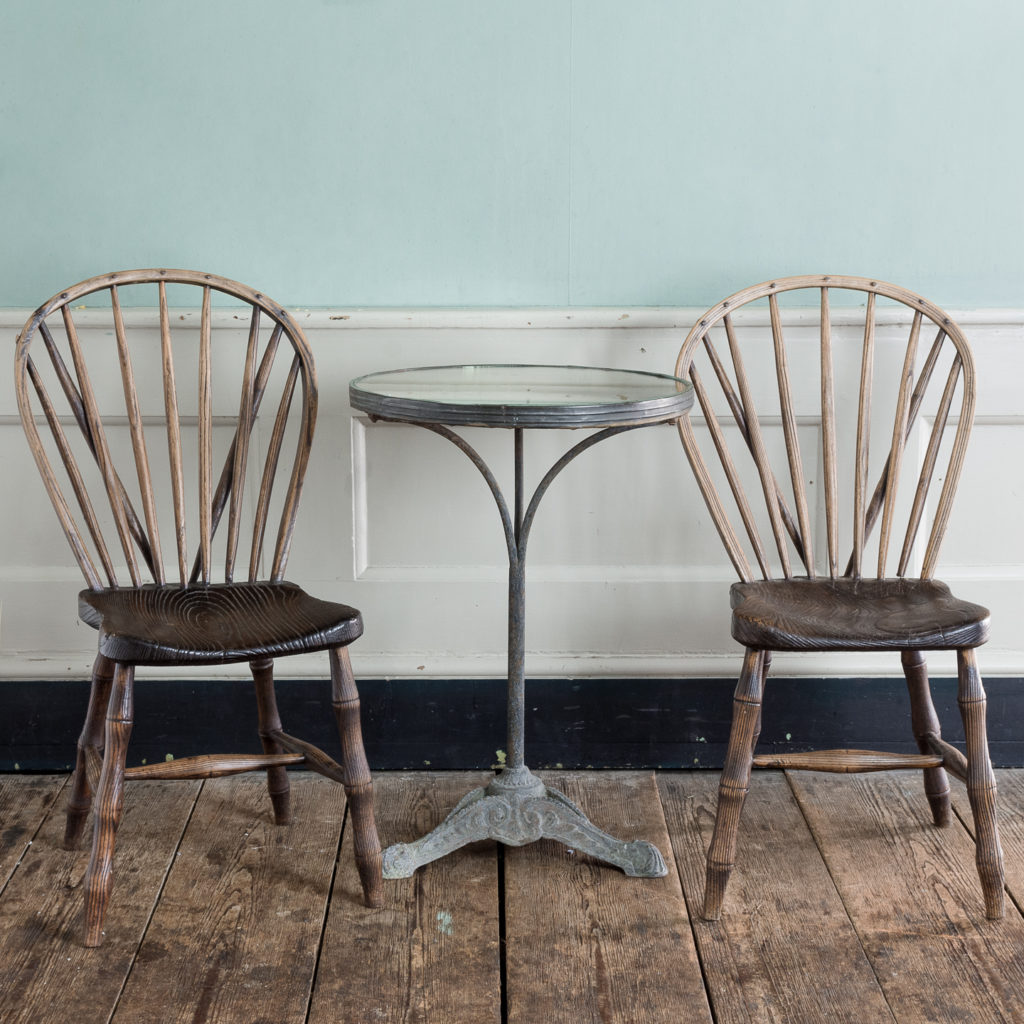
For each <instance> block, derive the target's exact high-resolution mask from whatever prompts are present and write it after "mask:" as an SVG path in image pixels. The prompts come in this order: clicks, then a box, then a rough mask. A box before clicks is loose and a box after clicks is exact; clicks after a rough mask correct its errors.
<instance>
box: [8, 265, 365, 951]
mask: <svg viewBox="0 0 1024 1024" xmlns="http://www.w3.org/2000/svg"><path fill="white" fill-rule="evenodd" d="M172 286H173V287H174V289H175V292H174V296H175V302H176V304H183V305H185V306H186V307H188V308H191V307H196V306H197V307H199V310H200V312H199V314H198V317H196V316H194V314H192V313H177V314H175V316H174V317H173V323H174V330H173V331H172V316H171V313H170V306H169V300H168V291H169V289H170V288H171V287H172ZM140 293H141V294H140ZM188 293H191V297H189V298H188V300H187V301H186V302H185V303H180V301H179V300H180V297H181V296H184V295H186V294H188ZM125 295H130V298H124V296H125ZM215 295H216V296H218V301H226V302H227V303H229V304H230V305H229V306H228V308H227V309H225V310H224V312H222V313H218V314H216V315H217V316H219V317H220V323H219V326H218V331H217V341H216V345H215V344H214V339H213V335H214V330H213V327H214V319H215V312H214V308H213V301H214V296H215ZM129 305H139V306H144V307H150V308H155V309H156V313H155V315H154V314H149V313H143V314H134V313H133V314H128V313H127V312H126V307H127V306H129ZM96 306H100V307H101V308H100V309H97V308H94V307H96ZM84 307H88V308H87V312H86V313H83V314H82V316H83V317H87V318H88V319H89V321H90V323H91V325H92V326H95V325H96V321H97V320H98V319H100V320H102V321H103V322H104V323H105V324H106V325H107V327H108V328H109V329H108V330H99V331H94V332H91V333H90V336H89V343H88V344H84V343H83V342H82V340H81V339H80V338H79V332H78V328H77V326H76V323H75V317H74V315H73V312H72V311H73V310H78V309H80V308H84ZM104 309H105V313H104ZM128 325H131V326H132V332H131V340H130V341H129V331H128ZM221 326H222V327H223V329H221ZM33 346H36V347H35V350H33ZM40 350H41V351H40ZM278 356H282V358H278ZM15 374H16V388H17V393H18V405H19V409H20V412H21V420H22V425H23V427H24V429H25V434H26V436H27V438H28V441H29V444H30V446H31V448H32V452H33V455H34V456H35V460H36V464H37V466H38V467H39V471H40V473H41V474H42V477H43V481H44V483H45V485H46V489H47V492H48V494H49V496H50V500H51V502H52V504H53V506H54V509H55V511H56V512H57V516H58V519H59V520H60V523H61V527H62V528H63V531H64V534H65V536H66V537H67V539H68V541H69V543H70V544H71V548H72V551H73V552H74V555H75V558H76V560H77V562H78V565H79V567H80V568H81V570H82V573H83V575H84V576H85V579H86V582H87V584H88V589H87V590H84V591H83V592H82V593H81V594H80V596H79V614H80V616H81V618H82V620H83V621H85V622H86V623H88V624H89V625H91V626H94V627H95V628H96V629H97V630H98V631H99V653H98V655H97V658H96V661H95V664H94V666H93V673H92V689H91V693H90V697H89V707H88V711H87V713H86V720H85V725H84V727H83V729H82V735H81V737H80V739H79V743H78V758H77V762H76V766H75V774H74V779H73V782H72V787H71V796H70V799H69V801H68V811H67V828H66V832H65V844H66V845H67V846H68V848H73V847H74V846H75V845H76V844H77V842H78V839H79V838H80V836H81V833H82V830H83V828H84V826H85V821H86V818H87V816H88V813H89V810H90V808H91V807H92V806H93V802H94V801H93V797H94V794H95V798H96V799H95V803H96V815H95V822H94V828H93V844H92V854H91V856H90V860H89V866H88V869H87V871H86V875H85V884H84V890H85V944H86V945H87V946H97V945H99V944H100V943H101V941H102V936H103V920H104V915H105V913H106V908H107V904H108V901H109V898H110V892H111V885H112V874H111V864H112V860H113V854H114V840H115V833H116V830H117V826H118V822H119V820H120V816H121V807H122V800H123V783H124V781H125V780H126V779H128V780H130V779H139V778H163V779H168V778H209V777H212V776H217V775H226V774H233V773H236V772H240V771H249V770H253V769H265V770H266V772H267V786H268V790H269V794H270V800H271V804H272V807H273V812H274V819H275V821H276V822H277V823H278V824H286V823H287V822H288V821H289V820H290V817H291V811H290V806H289V785H288V777H287V773H286V767H287V766H288V765H296V764H302V765H304V766H305V767H307V768H311V769H313V770H314V771H317V772H320V773H321V774H323V775H326V776H327V777H328V778H331V779H335V780H337V781H339V782H341V783H342V784H343V785H344V787H345V792H346V794H347V796H348V801H349V814H350V820H351V822H352V827H353V831H354V836H355V843H354V846H355V856H356V863H357V865H358V867H359V873H360V878H361V881H362V887H363V895H364V899H365V900H366V902H367V903H368V904H371V905H376V904H379V903H380V901H381V898H382V881H381V852H380V843H379V840H378V838H377V830H376V827H375V825H374V819H373V793H372V783H371V780H370V771H369V767H368V765H367V763H366V755H365V753H364V751H363V741H362V734H361V730H360V724H359V695H358V692H357V690H356V685H355V680H354V678H353V675H352V668H351V664H350V662H349V657H348V648H347V645H348V644H350V643H351V642H352V641H353V640H355V639H357V638H358V637H359V635H360V634H361V633H362V628H363V627H362V620H361V618H360V616H359V612H358V611H356V610H355V609H354V608H350V607H348V606H347V605H343V604H336V603H331V602H326V601H320V600H317V599H315V598H313V597H310V596H309V595H308V594H306V593H305V592H303V591H302V590H301V589H300V588H299V587H297V586H296V585H295V584H293V583H288V582H286V581H285V580H284V572H285V566H286V563H287V561H288V554H289V551H290V547H291V542H292V537H293V533H294V529H295V522H296V515H297V512H298V501H299V495H300V493H301V490H302V483H303V478H304V476H305V471H306V466H307V463H308V460H309V452H310V444H311V442H312V438H313V428H314V424H315V421H316V407H317V390H316V375H315V372H314V369H313V360H312V355H311V353H310V351H309V345H308V343H307V342H306V339H305V338H304V337H303V334H302V332H301V330H300V329H299V328H298V326H297V325H296V324H295V322H294V321H293V320H292V318H291V317H290V316H289V314H288V313H287V312H286V311H285V310H284V309H282V308H281V307H280V306H279V305H277V304H276V303H273V302H271V301H270V300H269V299H267V298H266V296H264V295H262V294H260V293H259V292H256V291H253V290H252V289H250V288H247V287H245V286H244V285H240V284H237V283H236V282H233V281H228V280H226V279H224V278H219V277H214V276H213V275H211V274H203V273H198V272H195V271H187V270H135V271H126V272H123V273H117V274H107V275H105V276H103V277H97V278H92V279H90V280H88V281H83V282H82V283H81V284H78V285H75V286H74V287H72V288H68V289H67V290H66V291H62V292H60V293H59V294H58V295H55V296H54V297H53V298H52V299H50V300H49V301H48V302H46V303H44V304H43V305H42V306H40V307H39V309H38V310H36V312H35V313H34V314H33V315H32V317H31V318H30V319H29V321H28V323H27V324H26V325H25V328H24V330H23V331H22V332H21V334H20V335H19V338H18V344H17V353H16V363H15ZM137 375H138V379H139V380H142V381H144V383H145V385H146V386H145V387H141V388H138V389H137V387H136V380H137ZM222 380H224V381H226V382H228V385H229V386H225V387H219V388H217V389H215V387H214V385H215V383H216V384H220V382H221V381H222ZM215 392H216V394H215ZM222 396H223V397H222ZM261 408H262V409H265V410H269V414H268V415H267V416H264V417H261V415H260V410H261ZM40 427H43V428H44V430H43V431H40ZM289 448H290V449H291V450H292V451H293V452H294V454H293V455H292V457H291V458H290V459H288V458H287V457H286V456H285V452H286V451H287V450H289ZM161 453H163V454H162V456H161ZM193 453H194V455H193ZM160 466H164V467H165V470H164V472H162V473H161V472H160V470H159V467H160ZM218 466H219V476H215V469H216V468H217V467H218ZM279 471H280V472H279ZM279 477H284V478H285V482H284V483H283V484H280V485H278V486H277V487H275V482H276V481H277V480H278V478H279ZM186 479H188V480H190V481H191V480H196V481H197V483H198V487H197V488H195V489H193V488H192V487H190V486H188V485H187V484H186ZM251 479H255V480H256V481H257V485H258V493H256V495H255V497H252V496H251V494H252V491H253V490H254V489H253V488H250V489H249V490H248V491H247V490H246V487H245V484H246V482H247V480H251ZM193 490H195V491H196V492H197V493H196V497H195V499H194V500H193V501H191V502H190V501H188V500H187V498H186V496H187V494H189V492H191V491H193ZM91 495H96V496H97V497H93V496H91ZM225 513H226V514H225ZM161 523H162V524H163V526H164V534H163V536H165V537H166V536H167V534H168V529H167V528H169V532H170V536H171V538H172V539H171V544H170V548H171V554H170V555H169V557H168V559H167V562H166V564H165V558H164V552H163V549H162V546H161V529H160V527H161ZM274 523H276V528H275V527H273V526H272V524H274ZM268 530H270V533H271V537H270V539H269V540H268V539H267V533H268ZM108 537H109V538H111V540H110V541H108V539H107V538H108ZM190 538H191V545H192V546H191V547H190ZM240 544H244V545H245V546H244V547H243V548H242V549H241V552H242V553H243V554H241V555H240V549H239V545H240ZM215 545H216V553H215ZM193 552H195V554H194V556H193ZM244 553H247V554H248V565H247V568H245V569H244V570H240V569H239V565H240V564H244V562H243V558H244ZM215 561H216V562H217V563H218V564H219V565H223V577H222V578H217V579H214V563H215ZM239 572H241V573H242V574H243V575H244V577H245V578H244V579H239V580H236V579H235V576H236V573H239ZM118 575H121V576H122V577H124V576H126V577H127V580H128V583H127V584H122V583H119V582H118ZM318 650H327V651H328V654H329V661H330V668H331V684H332V706H333V710H334V715H335V718H336V720H337V725H338V729H339V732H340V735H341V751H342V761H341V764H338V763H337V762H335V761H334V760H332V759H331V758H330V757H329V756H328V755H327V754H325V753H324V752H323V751H322V750H319V749H318V748H317V747H314V746H313V745H312V744H309V743H307V742H305V741H304V740H301V739H298V738H296V737H294V736H289V735H288V734H287V733H285V732H284V730H283V729H282V726H281V720H280V716H279V714H278V711H277V703H276V699H275V696H274V681H273V659H274V658H276V657H278V656H281V655H287V654H296V653H301V652H307V651H318ZM226 662H248V664H249V667H250V670H251V672H252V676H253V680H254V682H255V687H256V707H257V716H258V723H259V736H260V740H261V745H262V747H263V753H262V754H219V755H201V756H198V757H183V758H178V759H175V760H174V761H170V762H166V763H160V764H155V765H139V766H137V767H131V768H126V767H125V764H126V756H127V747H128V739H129V736H130V734H131V729H132V718H133V696H132V694H133V684H134V677H135V666H136V665H163V666H167V665H209V664H219V663H226Z"/></svg>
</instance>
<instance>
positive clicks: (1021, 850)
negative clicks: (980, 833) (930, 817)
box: [951, 768, 1024, 916]
mask: <svg viewBox="0 0 1024 1024" xmlns="http://www.w3.org/2000/svg"><path fill="white" fill-rule="evenodd" d="M995 777H996V785H997V786H998V787H999V808H1000V812H1001V813H1000V815H999V833H1000V838H1001V840H1002V844H1003V851H1004V853H1005V855H1006V888H1007V891H1008V892H1009V894H1010V896H1011V897H1012V899H1013V901H1014V903H1016V905H1017V906H1018V907H1024V771H1020V770H1019V769H1010V768H997V769H996V771H995ZM951 800H952V804H953V809H954V811H955V812H956V815H957V817H958V818H959V820H960V821H961V822H962V823H963V825H964V826H965V827H966V828H967V829H968V831H969V832H970V833H971V834H972V835H974V834H975V830H974V820H973V817H972V815H971V806H970V801H969V800H968V797H967V790H966V789H965V788H964V787H963V786H954V787H953V792H952V794H951ZM1007 911H1008V913H1009V914H1010V916H1013V915H1012V911H1010V908H1007Z"/></svg>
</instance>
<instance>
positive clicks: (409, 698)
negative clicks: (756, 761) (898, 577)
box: [0, 677, 1024, 772]
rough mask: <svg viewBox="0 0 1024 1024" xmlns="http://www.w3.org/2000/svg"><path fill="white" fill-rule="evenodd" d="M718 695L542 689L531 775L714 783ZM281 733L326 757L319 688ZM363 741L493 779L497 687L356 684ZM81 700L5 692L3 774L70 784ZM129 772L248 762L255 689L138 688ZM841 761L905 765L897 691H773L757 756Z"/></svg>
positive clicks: (60, 684)
mask: <svg viewBox="0 0 1024 1024" xmlns="http://www.w3.org/2000/svg"><path fill="white" fill-rule="evenodd" d="M1022 684H1024V679H1019V678H992V679H989V680H988V681H987V682H986V687H987V690H988V698H989V700H988V734H989V747H990V750H991V753H992V759H993V762H994V763H995V764H996V765H998V766H1004V767H1020V766H1024V734H1022V733H1021V730H1020V729H1019V727H1018V723H1019V722H1021V721H1024V685H1022ZM732 689H733V681H732V680H729V679H721V678H718V679H678V680H671V679H619V680H614V679H584V680H581V679H538V680H531V682H530V684H529V688H528V691H527V707H526V760H527V763H528V764H529V765H530V766H531V767H533V768H556V767H564V768H665V769H673V768H675V769H678V768H720V767H721V765H722V759H723V757H724V755H725V747H726V743H727V741H728V731H729V721H730V715H731V710H732ZM278 690H279V704H280V708H281V715H282V718H283V720H284V723H285V728H286V729H287V730H288V731H289V732H291V733H294V734H296V735H299V736H302V737H304V738H306V739H308V740H310V741H311V742H314V743H316V744H318V745H320V746H322V747H324V749H326V750H327V751H328V752H330V753H332V754H337V748H338V741H337V734H336V732H335V729H334V720H333V716H332V714H331V709H330V704H329V695H328V692H327V684H326V683H325V682H324V681H323V680H297V679H288V680H284V681H282V682H281V683H280V684H279V687H278ZM360 690H361V695H362V719H363V736H364V740H365V744H366V751H367V755H368V757H369V760H370V765H371V767H372V768H374V769H378V770H386V769H430V770H436V771H446V770H455V769H479V770H482V771H483V770H489V769H491V768H493V767H495V766H497V765H498V764H500V762H501V761H502V759H503V757H504V756H505V751H504V745H505V742H504V734H505V700H504V683H503V682H502V681H500V680H493V679H486V680H466V679H455V680H423V679H393V680H387V681H373V680H371V681H366V682H363V683H361V684H360ZM932 690H933V694H934V699H935V705H936V709H937V711H938V714H939V718H940V720H941V723H942V730H943V735H944V736H945V737H946V738H947V739H949V740H950V741H951V742H953V743H958V744H962V740H963V729H962V726H961V723H960V716H959V713H958V710H957V705H956V681H955V680H954V679H936V680H933V683H932ZM87 698H88V684H87V683H84V682H76V681H68V680H60V681H53V682H48V681H40V680H32V681H30V682H25V683H15V682H5V683H4V684H3V685H0V771H6V772H10V771H25V772H43V771H47V772H52V771H65V770H67V769H69V768H70V767H71V766H72V764H73V760H74V751H75V743H76V739H77V736H78V732H79V730H80V729H81V723H82V717H83V715H84V713H85V706H86V701H87ZM135 718H136V724H135V728H134V732H133V735H132V741H131V745H130V747H129V758H128V760H129V764H140V763H141V762H142V761H147V762H150V763H152V762H153V761H162V760H165V759H166V758H167V757H168V756H172V757H183V756H186V755H189V754H198V753H211V752H218V753H225V752H232V753H244V752H248V751H257V750H259V742H258V739H257V738H256V724H255V706H254V703H253V698H252V688H251V684H248V683H246V682H244V681H241V680H232V679H217V680H213V681H210V682H197V681H195V680H187V681H185V680H179V681H173V680H140V681H139V683H138V684H137V685H136V700H135ZM829 747H849V748H868V749H878V750H888V751H893V752H906V753H912V752H915V751H916V746H915V744H914V742H913V738H912V736H911V734H910V724H909V714H908V708H907V695H906V686H905V684H904V682H903V679H902V678H877V677H872V678H865V679H808V678H792V679H786V678H780V679H770V680H769V683H768V688H767V691H766V700H765V705H764V720H763V728H762V732H761V740H760V744H759V747H758V749H759V750H762V751H766V752H767V751H771V752H796V751H801V750H809V749H813V748H829Z"/></svg>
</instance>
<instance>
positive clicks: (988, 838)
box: [956, 651, 1005, 919]
mask: <svg viewBox="0 0 1024 1024" xmlns="http://www.w3.org/2000/svg"><path fill="white" fill-rule="evenodd" d="M956 661H957V670H958V673H957V674H958V687H957V698H956V702H957V704H958V705H959V707H960V715H961V717H962V718H963V721H964V739H965V742H966V746H967V796H968V799H969V800H970V804H971V813H972V814H973V816H974V837H975V843H976V848H975V858H976V862H977V865H978V875H979V877H980V878H981V887H982V890H983V891H984V893H985V910H986V913H987V915H988V916H989V917H990V918H992V919H996V918H1000V917H1002V916H1003V909H1004V902H1005V901H1004V897H1003V851H1002V848H1001V846H1000V845H999V823H998V820H997V817H996V777H995V774H994V773H993V771H992V762H991V760H990V759H989V753H988V738H987V729H986V724H985V707H986V703H987V699H986V696H985V688H984V686H983V685H982V682H981V673H980V672H979V671H978V660H977V657H976V655H975V653H974V651H957V652H956Z"/></svg>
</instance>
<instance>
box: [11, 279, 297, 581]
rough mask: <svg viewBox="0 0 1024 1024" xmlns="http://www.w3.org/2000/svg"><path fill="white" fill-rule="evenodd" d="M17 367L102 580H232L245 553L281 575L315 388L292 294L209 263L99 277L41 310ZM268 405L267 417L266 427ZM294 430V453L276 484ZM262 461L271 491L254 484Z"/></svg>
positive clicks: (41, 459) (75, 527)
mask: <svg viewBox="0 0 1024 1024" xmlns="http://www.w3.org/2000/svg"><path fill="white" fill-rule="evenodd" d="M169 290H170V291H171V294H172V298H173V300H174V301H173V308H172V305H171V304H169V301H168V291H169ZM215 301H216V302H217V303H218V305H217V308H216V310H215V308H214V303H215ZM225 301H226V302H227V303H228V305H227V306H221V305H220V303H223V302H225ZM130 306H143V307H146V310H145V311H136V310H132V309H129V307H130ZM196 308H198V309H199V314H198V318H197V317H196V314H195V310H196ZM186 310H187V312H186ZM154 311H155V312H154ZM215 317H216V319H217V327H218V329H217V331H216V334H217V339H216V345H215V344H214V333H215V332H214V330H213V326H214V319H215ZM76 319H77V320H78V321H79V322H78V323H77V324H76ZM197 321H198V322H197ZM232 326H234V327H235V329H234V330H232V329H231V327H232ZM129 327H130V328H131V330H130V331H129ZM129 333H130V335H131V337H129ZM282 342H284V344H282ZM33 344H35V345H36V348H35V349H34V350H33ZM282 353H283V356H282V358H280V359H278V358H277V357H278V356H279V355H281V354H282ZM15 381H16V388H17V395H18V406H19V409H20V412H21V421H22V426H23V427H24V430H25V434H26V436H27V438H28V441H29V444H30V446H31V448H32V453H33V455H34V456H35V460H36V464H37V466H38V467H39V471H40V473H41V474H42V477H43V481H44V483H45V485H46V490H47V492H48V494H49V496H50V501H51V502H52V503H53V507H54V509H55V510H56V512H57V516H58V518H59V519H60V523H61V527H62V528H63V530H64V534H65V535H66V537H67V539H68V541H69V543H70V544H71V547H72V550H73V551H74V554H75V558H76V559H77V561H78V564H79V566H80V567H81V570H82V573H83V574H84V576H85V578H86V581H87V582H88V585H89V587H90V588H91V589H93V590H102V589H105V588H106V587H116V586H123V585H132V586H141V585H144V584H146V583H148V582H152V583H154V584H157V585H162V584H164V583H167V582H177V583H179V584H180V585H182V586H186V585H189V584H209V583H211V582H220V576H219V574H216V573H215V571H214V563H215V561H216V562H217V563H218V564H223V566H224V572H223V581H224V582H232V581H233V580H234V579H235V576H236V573H239V572H242V571H244V570H239V569H238V568H237V566H238V565H239V562H240V560H244V558H245V556H246V554H247V555H248V573H247V576H248V579H249V580H251V581H255V580H257V579H268V578H269V579H270V580H273V581H279V580H281V579H282V578H283V575H284V571H285V565H286V562H287V559H288V550H289V547H290V544H291V539H292V533H293V530H294V527H295V517H296V513H297V510H298V501H299V495H300V492H301V489H302V481H303V476H304V474H305V470H306V464H307V462H308V459H309V449H310V444H311V442H312V438H313V429H314V424H315V420H316V406H317V391H316V376H315V371H314V368H313V360H312V355H311V353H310V349H309V345H308V343H307V341H306V339H305V337H304V336H303V334H302V331H301V330H300V329H299V327H298V326H297V325H296V323H295V322H294V321H293V320H292V318H291V316H290V315H289V314H288V313H287V312H286V311H285V310H284V309H282V308H281V307H280V306H279V305H277V304H276V303H274V302H272V301H271V300H270V299H268V298H267V297H266V296H265V295H262V294H260V293H259V292H256V291H253V290H252V289H251V288H247V287H246V286H245V285H241V284H238V283H236V282H234V281H229V280H226V279H225V278H220V277H215V276H214V275H212V274H204V273H200V272H198V271H189V270H132V271H125V272H121V273H115V274H106V275H104V276H102V277H95V278H91V279H90V280H88V281H83V282H82V283H81V284H77V285H75V286H74V287H72V288H68V289H66V290H64V291H62V292H60V293H59V294H57V295H55V296H54V297H53V298H52V299H50V300H49V301H48V302H46V303H44V304H43V305H42V306H40V307H39V309H38V310H36V312H35V313H33V314H32V316H31V318H30V319H29V320H28V322H27V323H26V324H25V327H24V329H23V330H22V332H21V334H20V335H19V336H18V342H17V352H16V362H15ZM239 381H240V384H239ZM137 385H138V387H137ZM296 386H298V390H299V396H300V397H299V401H297V402H293V398H294V396H295V392H296ZM261 409H262V410H264V411H266V410H270V417H273V420H272V422H273V427H272V428H271V429H270V430H269V431H263V430H261V431H255V429H254V428H256V425H257V422H258V419H259V417H260V413H261ZM289 438H290V439H291V440H290V441H288V440H287V439H289ZM286 443H287V444H289V445H290V444H292V443H294V458H293V460H292V462H291V468H290V473H289V474H288V480H287V485H286V487H284V488H282V487H280V486H279V487H278V488H277V490H276V492H275V489H274V481H275V477H276V476H277V475H278V469H279V463H280V462H281V461H282V460H281V454H282V451H283V450H285V446H286ZM287 461H288V460H287V458H286V459H285V460H284V463H285V467H287ZM218 472H219V475H216V474H217V473H218ZM283 472H287V469H286V468H284V469H283ZM254 477H256V478H258V479H257V481H256V485H257V486H258V491H256V488H255V487H250V488H249V489H248V490H246V486H245V485H246V483H247V482H249V480H250V479H251V478H254ZM191 481H195V482H196V484H197V486H195V487H193V486H191ZM69 486H70V493H71V497H70V500H69V497H68V495H67V493H66V492H67V488H68V487H69ZM254 492H255V493H254ZM187 495H194V497H192V498H191V499H190V498H187ZM225 511H226V512H227V516H226V527H225V528H223V529H221V530H220V531H219V533H218V528H219V527H222V526H224V519H225V516H224V513H225ZM275 519H276V521H277V529H276V539H274V540H272V542H271V543H272V544H273V548H272V550H270V549H269V543H268V550H267V551H266V552H265V551H264V538H265V536H266V533H267V529H268V523H270V524H272V523H273V522H274V520H275ZM161 522H162V523H163V526H164V537H167V536H168V535H170V536H171V537H172V538H173V539H172V540H171V542H170V544H166V545H165V544H162V543H161V531H160V525H161ZM271 536H272V537H273V526H271ZM215 544H216V549H215ZM240 544H242V545H243V547H242V549H241V555H240V551H239V548H240ZM165 548H166V550H167V552H168V556H169V560H168V565H166V566H165V564H164V552H165ZM215 550H216V552H217V554H216V556H215V554H214V552H215ZM125 572H127V580H125V579H124V574H125ZM118 574H120V575H121V577H122V582H119V580H118Z"/></svg>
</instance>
